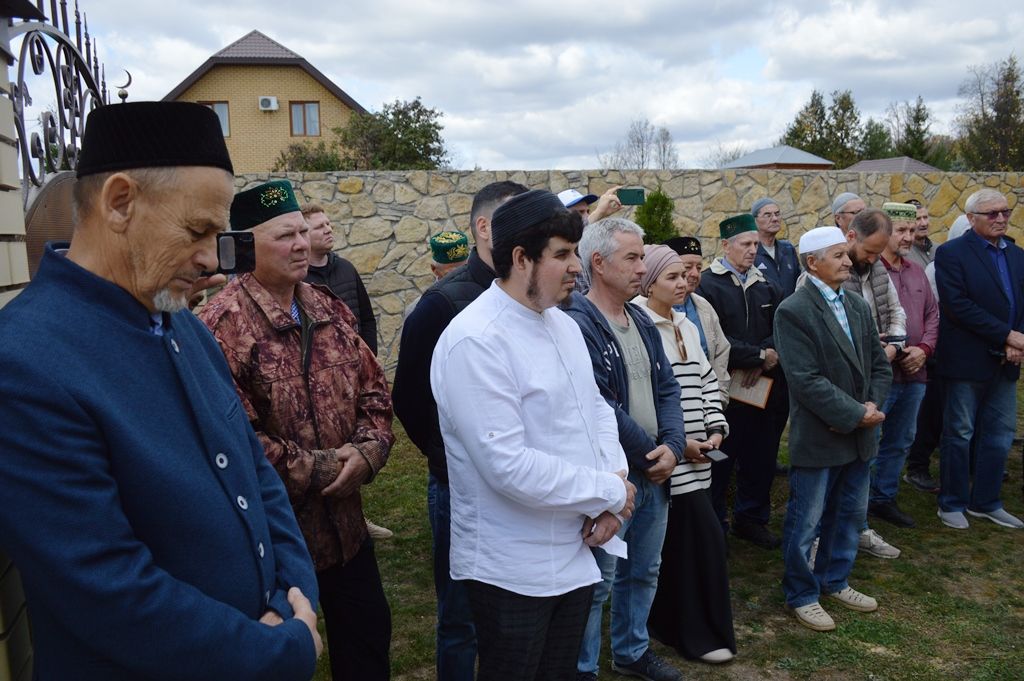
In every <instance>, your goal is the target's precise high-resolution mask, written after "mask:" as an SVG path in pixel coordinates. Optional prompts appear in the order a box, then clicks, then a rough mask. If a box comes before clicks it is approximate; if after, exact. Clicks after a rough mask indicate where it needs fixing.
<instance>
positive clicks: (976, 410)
mask: <svg viewBox="0 0 1024 681" xmlns="http://www.w3.org/2000/svg"><path fill="white" fill-rule="evenodd" d="M1016 388H1017V384H1016V382H1015V381H1011V380H1009V379H1007V378H1004V377H1003V376H1002V374H1001V373H1000V374H997V375H996V377H995V378H993V379H991V380H988V381H952V380H951V381H946V409H945V413H944V414H943V419H944V422H943V427H942V439H941V440H940V441H939V457H940V460H941V462H942V464H941V467H940V479H941V481H942V489H941V491H940V492H939V508H940V509H942V510H943V511H947V512H951V511H960V512H963V511H965V510H967V509H968V508H969V509H971V510H972V511H980V512H983V513H987V512H989V511H996V510H998V509H1000V508H1002V507H1003V502H1002V501H1001V500H1000V498H999V494H1000V488H1001V487H1002V485H1003V469H1004V468H1005V467H1006V457H1007V455H1008V454H1009V452H1010V447H1011V446H1012V445H1013V434H1014V430H1015V429H1016V427H1017V424H1016V417H1017V414H1016V412H1017V392H1016ZM975 434H977V435H975ZM972 437H973V438H975V447H974V453H975V454H974V455H975V463H974V484H973V486H972V485H971V471H970V459H971V438H972Z"/></svg>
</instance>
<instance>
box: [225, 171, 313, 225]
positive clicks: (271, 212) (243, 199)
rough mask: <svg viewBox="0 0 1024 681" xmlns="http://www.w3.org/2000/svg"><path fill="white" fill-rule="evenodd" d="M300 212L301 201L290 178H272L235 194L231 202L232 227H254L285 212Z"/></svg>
mask: <svg viewBox="0 0 1024 681" xmlns="http://www.w3.org/2000/svg"><path fill="white" fill-rule="evenodd" d="M292 212H299V202H298V201H296V200H295V191H294V190H293V189H292V183H291V182H289V181H288V180H271V181H270V182H265V183H263V184H261V185H259V186H258V187H253V188H252V189H247V190H246V191H244V192H238V193H237V194H235V200H234V201H232V202H231V229H234V230H243V229H252V228H253V227H255V226H257V225H262V224H263V223H264V222H266V221H267V220H270V219H272V218H276V217H277V216H278V215H284V214H285V213H292Z"/></svg>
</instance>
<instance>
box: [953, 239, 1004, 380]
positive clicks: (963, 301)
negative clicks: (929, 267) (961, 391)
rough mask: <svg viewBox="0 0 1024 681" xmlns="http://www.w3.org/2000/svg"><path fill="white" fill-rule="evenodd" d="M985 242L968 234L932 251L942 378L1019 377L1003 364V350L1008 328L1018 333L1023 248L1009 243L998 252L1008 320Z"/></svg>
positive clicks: (986, 378) (998, 281) (983, 378)
mask: <svg viewBox="0 0 1024 681" xmlns="http://www.w3.org/2000/svg"><path fill="white" fill-rule="evenodd" d="M986 244H987V242H986V241H985V240H984V239H982V238H981V237H979V236H978V235H977V234H976V233H974V231H972V230H969V231H968V232H966V233H965V234H964V235H963V236H961V237H958V238H956V239H953V240H952V241H948V242H946V243H944V244H942V245H941V246H939V247H938V248H937V249H936V250H935V284H936V288H938V290H939V309H940V312H941V314H940V315H939V340H938V347H937V348H936V353H935V357H936V371H937V373H938V375H939V376H942V377H944V378H948V379H953V380H960V381H987V380H990V379H992V378H994V377H995V376H996V375H997V373H998V372H1002V375H1003V376H1004V377H1005V378H1007V379H1009V380H1013V381H1016V380H1017V378H1018V377H1019V376H1020V369H1019V368H1018V367H1017V365H1015V364H1010V363H1006V362H1004V361H1003V348H1004V347H1005V345H1006V337H1007V336H1008V335H1009V333H1010V331H1011V330H1016V331H1024V250H1021V249H1020V247H1018V246H1016V245H1014V244H1011V243H1007V246H1006V249H1005V250H1004V253H1005V254H1006V264H1007V267H1008V269H1009V271H1010V283H1011V285H1012V286H1013V295H1014V298H1015V303H1016V314H1015V315H1014V318H1013V319H1010V301H1009V300H1008V299H1007V297H1006V292H1005V291H1004V290H1003V284H1002V282H1001V281H1000V279H999V272H998V271H997V270H996V268H995V265H993V263H992V256H991V255H990V254H989V252H988V250H987V247H986Z"/></svg>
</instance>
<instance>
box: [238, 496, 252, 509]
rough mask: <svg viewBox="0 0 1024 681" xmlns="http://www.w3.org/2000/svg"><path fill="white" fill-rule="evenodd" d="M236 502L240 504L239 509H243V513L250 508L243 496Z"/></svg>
mask: <svg viewBox="0 0 1024 681" xmlns="http://www.w3.org/2000/svg"><path fill="white" fill-rule="evenodd" d="M235 501H237V502H238V508H240V509H242V510H243V511H245V510H247V509H248V508H249V502H248V501H246V499H245V497H243V496H242V495H241V494H239V495H238V498H237V499H235Z"/></svg>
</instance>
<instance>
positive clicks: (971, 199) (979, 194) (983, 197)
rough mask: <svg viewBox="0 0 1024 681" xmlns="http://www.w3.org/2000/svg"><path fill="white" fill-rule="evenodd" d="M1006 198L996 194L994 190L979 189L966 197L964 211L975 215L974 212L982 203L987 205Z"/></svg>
mask: <svg viewBox="0 0 1024 681" xmlns="http://www.w3.org/2000/svg"><path fill="white" fill-rule="evenodd" d="M1005 200H1006V197H1005V196H1003V195H1002V194H1000V193H999V192H997V191H996V190H995V189H988V188H985V189H979V190H978V191H976V192H974V193H973V194H971V195H970V196H968V197H967V203H966V204H964V210H965V211H966V212H968V213H976V212H977V211H976V210H975V209H976V208H977V207H978V206H980V205H981V204H983V203H989V202H992V201H1005Z"/></svg>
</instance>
